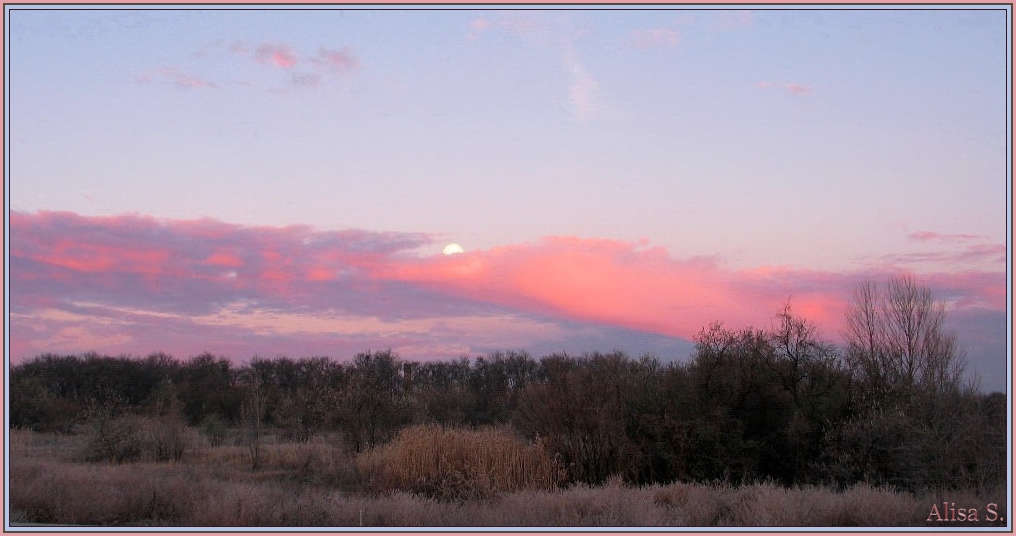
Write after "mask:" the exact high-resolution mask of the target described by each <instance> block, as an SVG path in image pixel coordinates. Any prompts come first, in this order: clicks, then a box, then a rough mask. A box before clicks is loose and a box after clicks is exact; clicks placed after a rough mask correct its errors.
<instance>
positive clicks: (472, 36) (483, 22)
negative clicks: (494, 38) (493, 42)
mask: <svg viewBox="0 0 1016 536" xmlns="http://www.w3.org/2000/svg"><path fill="white" fill-rule="evenodd" d="M488 28H490V20H488V19H473V20H471V21H469V33H467V34H466V38H467V39H469V40H471V41H475V40H476V39H478V38H479V37H480V35H482V34H483V33H484V32H485V31H487V29H488Z"/></svg>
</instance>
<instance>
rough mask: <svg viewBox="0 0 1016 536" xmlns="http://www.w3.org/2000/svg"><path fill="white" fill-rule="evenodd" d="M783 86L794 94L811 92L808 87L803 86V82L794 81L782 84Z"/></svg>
mask: <svg viewBox="0 0 1016 536" xmlns="http://www.w3.org/2000/svg"><path fill="white" fill-rule="evenodd" d="M783 88H784V89H786V90H787V91H789V92H791V93H793V94H795V95H806V94H808V93H811V88H810V87H808V86H805V85H803V84H797V83H794V82H791V83H789V84H786V85H784V86H783Z"/></svg>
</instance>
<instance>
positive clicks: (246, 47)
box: [137, 41, 359, 89]
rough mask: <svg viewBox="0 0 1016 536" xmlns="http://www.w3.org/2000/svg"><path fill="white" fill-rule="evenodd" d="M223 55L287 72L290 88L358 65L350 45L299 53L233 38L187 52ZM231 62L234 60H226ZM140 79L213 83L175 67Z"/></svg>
mask: <svg viewBox="0 0 1016 536" xmlns="http://www.w3.org/2000/svg"><path fill="white" fill-rule="evenodd" d="M223 54H227V55H228V56H231V57H233V58H236V57H240V58H243V59H245V60H246V61H253V62H255V63H257V64H259V65H263V66H265V67H269V68H271V69H272V70H279V71H283V72H285V73H288V78H285V79H284V80H286V83H287V84H288V85H289V86H290V87H305V88H314V87H318V86H321V85H323V84H324V82H325V79H326V78H325V77H326V76H342V75H347V74H349V73H351V72H353V71H355V70H356V69H357V67H359V60H358V59H357V57H356V54H355V52H354V51H353V49H352V48H351V47H348V46H347V47H340V48H329V47H325V46H321V47H319V48H318V50H317V52H316V53H314V54H301V53H300V52H299V51H298V50H297V49H296V48H294V47H293V46H291V45H289V44H286V43H278V42H265V43H260V44H256V45H250V44H248V43H245V42H242V41H235V42H233V43H230V44H229V45H226V44H225V43H223V42H221V41H219V42H215V43H213V44H210V45H207V46H205V47H204V48H203V49H201V50H199V51H198V52H195V53H193V54H191V55H190V57H191V59H192V60H198V61H201V62H209V63H212V64H215V63H216V62H225V60H224V58H223V57H222V55H223ZM228 63H231V64H235V61H233V62H228ZM137 79H138V81H140V82H145V83H147V82H157V81H161V82H163V83H166V84H171V85H175V86H177V87H181V88H185V89H199V88H214V87H218V86H219V85H220V84H216V83H215V82H212V81H210V80H206V79H203V78H199V77H197V76H194V75H190V74H188V73H185V72H183V71H181V70H179V69H176V68H165V69H155V70H152V71H149V72H146V73H143V74H141V75H139V76H138V77H137ZM222 85H243V86H252V85H254V84H253V83H252V82H250V81H248V80H236V79H234V80H230V81H229V82H228V83H227V84H222Z"/></svg>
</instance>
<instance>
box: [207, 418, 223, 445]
mask: <svg viewBox="0 0 1016 536" xmlns="http://www.w3.org/2000/svg"><path fill="white" fill-rule="evenodd" d="M201 433H202V435H204V436H205V438H207V439H208V444H209V445H211V446H213V447H218V446H219V445H222V443H223V442H224V441H226V424H225V423H223V422H222V417H220V416H219V414H217V413H215V414H212V415H209V416H207V417H205V418H204V420H202V421H201Z"/></svg>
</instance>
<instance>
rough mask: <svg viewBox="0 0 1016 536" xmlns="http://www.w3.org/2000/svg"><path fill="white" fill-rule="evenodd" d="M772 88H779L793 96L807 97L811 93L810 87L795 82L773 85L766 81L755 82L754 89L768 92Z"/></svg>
mask: <svg viewBox="0 0 1016 536" xmlns="http://www.w3.org/2000/svg"><path fill="white" fill-rule="evenodd" d="M774 87H779V88H781V89H783V90H785V91H787V92H789V93H792V94H794V95H807V94H809V93H811V86H806V85H804V84H799V83H797V82H787V83H783V84H775V83H773V82H770V81H767V80H760V81H758V82H755V89H761V90H768V89H772V88H774Z"/></svg>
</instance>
